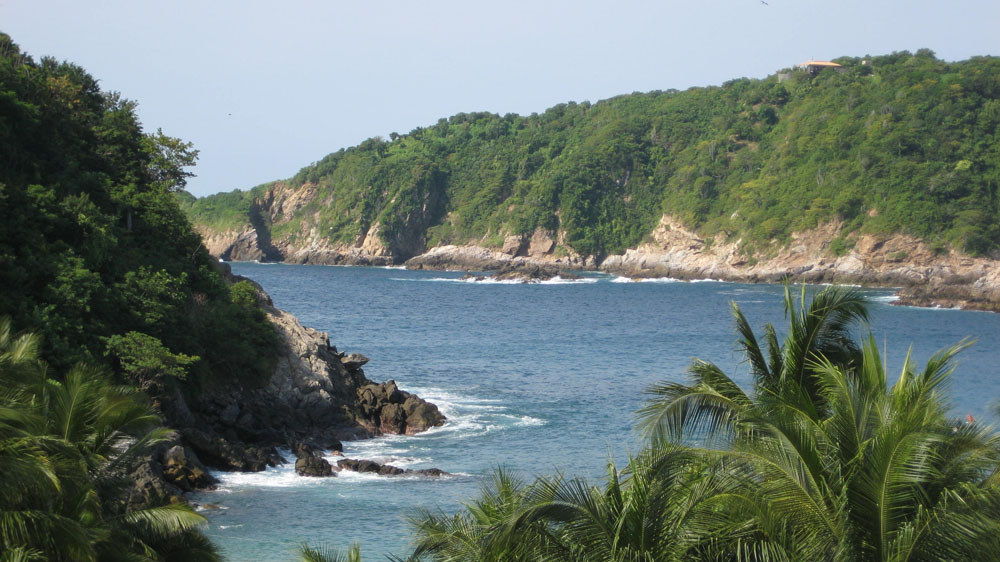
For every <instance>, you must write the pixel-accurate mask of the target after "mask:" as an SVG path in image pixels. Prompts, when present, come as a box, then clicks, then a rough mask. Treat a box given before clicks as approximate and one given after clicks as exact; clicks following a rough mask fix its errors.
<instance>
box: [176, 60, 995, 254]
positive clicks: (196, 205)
mask: <svg viewBox="0 0 1000 562" xmlns="http://www.w3.org/2000/svg"><path fill="white" fill-rule="evenodd" d="M836 62H838V63H840V64H842V65H844V69H843V71H842V72H837V71H834V70H824V71H822V72H819V73H818V74H816V75H815V76H813V75H811V74H809V73H808V72H804V71H785V72H783V73H779V74H776V75H774V76H771V77H768V78H766V79H764V80H751V79H737V80H732V81H730V82H727V83H725V84H723V85H722V86H721V87H708V88H692V89H690V90H687V91H684V92H678V91H667V92H651V93H646V94H638V93H636V94H631V95H624V96H620V97H616V98H612V99H608V100H604V101H601V102H598V103H595V104H590V103H580V104H577V103H568V104H561V105H558V106H555V107H553V108H550V109H549V110H547V111H545V112H544V113H542V114H532V115H530V116H518V115H510V114H509V115H504V116H499V115H494V114H489V113H460V114H458V115H455V116H453V117H451V118H448V119H441V120H440V121H438V123H437V124H436V125H434V126H431V127H425V128H419V129H415V130H414V131H411V132H410V133H409V134H406V135H398V134H395V133H393V134H392V135H390V138H389V139H388V140H386V139H382V138H373V139H369V140H367V141H365V142H363V143H361V144H360V145H358V146H356V147H353V148H349V149H346V150H340V151H338V152H336V153H334V154H330V155H329V156H327V157H325V158H323V159H322V160H320V161H319V162H316V163H314V164H312V165H310V166H307V167H305V168H303V169H302V170H301V171H300V172H299V173H298V174H296V175H295V176H294V177H292V178H290V179H288V180H287V181H286V182H285V183H286V184H287V185H289V186H292V187H298V186H303V185H306V186H308V187H309V189H315V190H316V197H315V198H313V199H312V202H311V203H310V204H308V205H307V206H306V207H304V208H303V209H301V210H300V211H299V212H298V214H297V215H296V219H295V220H296V221H312V220H314V219H313V217H318V218H316V219H315V221H316V223H315V226H316V227H317V229H318V231H319V232H323V233H326V235H327V236H328V237H329V238H330V240H331V241H334V242H345V243H351V242H353V241H354V240H355V239H356V238H357V237H358V235H359V234H362V233H365V232H367V230H368V229H369V228H370V227H372V225H374V224H376V223H380V224H381V225H382V226H383V230H382V231H381V232H382V238H383V240H384V242H386V243H387V244H389V245H390V247H391V248H394V249H398V247H399V246H400V240H401V237H411V238H413V239H416V240H418V242H420V241H426V243H427V244H428V245H437V244H445V243H451V242H454V243H465V242H469V241H479V240H482V239H484V238H486V239H487V240H492V241H493V243H494V244H499V243H501V242H502V239H503V235H506V234H530V233H531V232H532V231H533V230H534V229H535V228H538V227H541V228H546V229H551V230H555V229H560V230H563V231H565V233H566V244H567V245H568V246H569V247H571V248H572V249H573V250H576V251H577V252H579V253H581V254H594V255H601V254H606V253H612V252H620V251H622V250H623V249H624V248H627V247H632V246H635V245H636V244H637V243H639V242H640V241H641V240H642V238H643V237H644V236H646V235H647V234H648V233H649V232H650V231H651V230H652V229H653V227H654V226H655V225H656V222H657V220H658V219H659V217H660V215H661V214H662V213H664V212H665V213H669V214H671V215H674V216H676V217H678V218H680V219H681V220H683V221H684V222H685V223H686V224H687V225H689V226H691V227H693V228H696V229H697V230H699V231H700V232H701V233H702V234H703V235H704V236H706V237H710V236H715V235H717V234H720V233H725V234H734V233H736V234H738V235H739V236H740V237H742V238H743V239H744V242H745V244H744V248H743V249H744V250H746V251H747V252H749V253H753V252H754V251H756V250H766V249H768V248H770V247H772V245H773V244H780V243H783V242H784V241H786V240H787V237H788V235H789V233H791V232H795V231H800V230H805V229H809V228H813V227H816V226H817V225H820V224H823V223H825V222H828V221H831V220H839V221H842V222H843V223H844V225H845V231H846V232H847V233H851V232H856V231H865V232H874V233H888V232H905V233H909V234H913V235H916V236H920V237H924V238H926V239H928V240H930V241H931V242H932V243H934V244H938V245H940V246H942V247H943V246H954V247H957V248H958V249H961V250H964V251H966V252H968V253H971V254H975V255H980V254H985V253H988V252H991V251H993V250H995V249H997V248H998V245H1000V192H998V190H1000V167H998V164H1000V132H998V131H1000V60H998V59H996V58H991V57H978V58H973V59H971V60H967V61H963V62H957V63H947V62H944V61H941V60H938V59H936V58H935V56H934V54H933V53H932V52H930V51H928V50H920V51H918V52H917V53H916V54H911V53H909V52H900V53H893V54H891V55H886V56H881V57H873V58H870V59H866V60H865V61H863V60H862V59H860V58H849V57H844V58H840V59H836ZM779 75H780V76H782V77H783V78H785V79H783V80H781V81H779ZM267 187H268V186H260V187H258V188H255V189H254V190H253V191H252V192H249V193H240V192H233V193H226V194H220V195H215V196H211V197H206V198H202V199H198V200H194V199H192V198H191V197H190V196H188V197H187V198H185V201H186V203H185V208H186V210H187V211H188V213H189V216H190V217H191V218H192V220H193V221H194V222H195V223H196V224H201V225H204V226H206V227H210V228H214V229H221V228H229V227H232V226H234V225H237V224H242V225H244V226H246V225H248V218H247V215H248V211H249V210H250V207H251V205H252V204H253V201H254V199H255V198H256V197H260V196H261V195H262V194H263V192H264V190H265V189H266V188H267ZM293 222H294V221H293ZM299 226H300V225H299V224H298V223H294V224H293V223H292V222H289V223H281V224H275V225H272V227H271V228H272V236H273V238H274V239H279V238H281V237H282V236H285V235H287V236H292V235H293V234H294V232H296V231H297V230H298V227H299ZM845 244H846V241H843V242H841V243H840V244H839V245H838V246H837V247H836V248H833V251H834V252H838V251H839V252H842V251H845V250H846V249H847V248H848V246H845ZM402 253H404V254H405V252H402ZM402 257H406V256H405V255H404V256H402Z"/></svg>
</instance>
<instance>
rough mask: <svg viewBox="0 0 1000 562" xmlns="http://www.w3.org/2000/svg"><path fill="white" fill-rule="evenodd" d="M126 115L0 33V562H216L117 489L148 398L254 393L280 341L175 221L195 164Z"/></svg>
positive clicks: (140, 442) (174, 519)
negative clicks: (233, 390) (224, 389)
mask: <svg viewBox="0 0 1000 562" xmlns="http://www.w3.org/2000/svg"><path fill="white" fill-rule="evenodd" d="M135 107H136V106H135V103H133V102H130V101H127V100H125V99H123V98H121V97H120V96H119V95H118V94H116V93H108V92H102V91H101V90H100V88H99V87H98V84H97V80H95V79H94V78H93V77H91V76H90V75H88V74H87V73H86V72H85V71H84V70H83V69H81V68H79V67H77V66H75V65H72V64H69V63H60V62H57V61H55V60H52V59H48V58H46V59H42V60H41V61H40V62H37V63H36V62H35V61H34V60H32V59H31V58H30V57H29V56H27V55H25V54H23V53H21V52H20V49H19V48H18V47H17V45H15V44H14V43H13V42H12V41H11V39H10V37H8V36H7V35H4V34H2V33H0V217H2V220H0V319H2V320H0V474H2V478H0V560H5V561H6V560H216V559H218V558H219V557H218V555H217V554H216V552H215V549H214V547H213V546H212V545H211V543H210V542H209V541H208V540H207V539H206V538H205V537H204V536H202V535H201V534H200V533H199V532H198V530H197V525H199V524H200V523H201V522H203V518H202V517H201V516H199V515H197V514H195V513H193V512H192V511H191V510H190V509H189V508H188V507H186V506H184V505H176V504H164V503H163V498H149V497H145V495H143V494H142V493H139V492H138V491H137V490H135V489H133V483H132V482H130V481H129V479H128V475H129V473H130V472H129V471H130V470H132V469H133V468H134V467H135V464H136V463H137V462H141V457H142V456H143V455H145V454H148V453H149V449H150V447H151V446H153V445H156V444H159V443H162V442H163V441H164V440H165V438H166V436H167V434H168V433H169V432H168V430H166V429H164V428H163V427H162V423H163V420H161V419H160V418H159V416H158V415H157V414H156V413H155V411H154V410H153V409H152V408H151V406H150V405H149V402H150V400H149V398H150V396H154V397H155V396H158V395H159V393H162V392H167V391H168V390H169V391H171V392H173V391H179V392H181V393H183V394H187V395H188V396H191V395H196V394H197V393H198V392H200V390H201V389H202V388H204V387H205V386H206V385H216V384H219V385H223V384H224V385H235V386H246V385H254V384H258V383H259V382H260V379H261V378H263V377H264V376H265V375H266V374H268V373H269V372H270V371H271V370H272V367H273V365H274V362H275V361H276V356H277V352H278V346H277V343H278V342H277V337H278V336H277V334H276V332H275V330H274V328H273V327H272V326H271V325H270V323H269V322H268V321H267V319H266V317H265V315H264V313H263V311H261V310H260V308H259V307H258V306H257V302H256V298H253V299H251V298H248V295H247V287H246V286H241V285H239V284H236V285H235V286H232V287H231V285H230V284H229V283H228V282H227V281H226V280H225V279H224V277H223V275H222V272H221V270H220V269H219V267H218V264H217V263H215V262H214V260H213V259H212V258H211V257H210V256H209V255H208V253H207V251H206V250H205V249H204V247H203V246H202V245H201V240H200V237H199V236H198V234H197V233H196V232H195V231H194V230H193V228H192V227H191V225H190V223H189V222H188V220H187V218H186V217H185V215H184V214H183V212H182V211H181V210H180V208H179V206H178V205H177V202H176V196H175V194H174V192H176V191H177V190H180V189H182V188H183V187H184V185H185V179H186V178H187V177H188V176H190V173H189V172H187V171H185V167H187V166H190V165H192V164H193V163H194V161H195V159H196V158H197V151H195V150H192V148H191V145H190V144H189V143H185V142H183V141H180V140H177V139H174V138H171V137H167V136H166V135H164V134H163V133H162V132H161V131H157V132H156V133H155V134H145V133H144V132H143V130H142V127H141V125H140V124H139V122H138V120H137V119H136V116H135ZM251 289H252V287H251ZM15 327H16V328H17V329H21V330H26V331H27V333H26V334H25V335H15ZM42 342H44V345H43V343H42Z"/></svg>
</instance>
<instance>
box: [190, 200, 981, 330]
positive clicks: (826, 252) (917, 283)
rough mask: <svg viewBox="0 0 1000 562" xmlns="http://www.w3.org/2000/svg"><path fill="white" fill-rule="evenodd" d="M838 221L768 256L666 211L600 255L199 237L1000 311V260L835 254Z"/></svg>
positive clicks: (457, 265)
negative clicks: (624, 244)
mask: <svg viewBox="0 0 1000 562" xmlns="http://www.w3.org/2000/svg"><path fill="white" fill-rule="evenodd" d="M315 193H316V191H315V189H310V188H309V187H308V186H305V187H303V188H301V189H298V190H292V189H288V188H287V187H284V186H278V187H275V188H274V189H272V190H271V191H269V192H268V194H267V196H266V197H265V198H263V199H262V200H261V201H259V202H258V205H256V206H255V208H258V213H259V214H260V216H264V214H265V213H266V216H267V217H268V218H267V220H269V221H271V223H275V222H287V221H290V220H291V219H292V218H293V217H295V216H297V214H300V212H301V209H303V208H304V207H305V206H306V205H308V204H309V203H310V202H311V201H312V200H313V198H315ZM425 218H426V217H425ZM300 219H301V217H300ZM252 222H253V221H252ZM256 222H257V223H260V224H262V225H263V224H266V223H267V221H264V220H258V221H256ZM300 224H302V225H307V224H309V221H308V220H300ZM415 224H423V223H420V222H419V221H417V222H416V223H415ZM842 227H843V225H842V224H841V223H839V222H831V223H828V224H825V225H822V226H820V227H819V228H816V229H814V230H811V231H807V232H800V233H795V234H793V235H792V237H791V241H790V242H789V243H788V244H786V245H785V246H784V247H782V248H778V249H775V250H774V251H773V252H771V253H769V254H768V255H763V256H756V257H749V256H747V255H745V254H744V253H742V252H741V251H740V242H741V240H740V239H738V238H736V237H727V236H726V235H724V234H723V235H718V236H716V237H715V238H714V239H713V240H711V241H709V240H705V239H703V238H702V237H700V236H699V235H698V234H697V233H695V232H693V231H691V230H689V229H688V228H686V227H685V226H684V225H683V223H682V222H681V221H679V220H678V219H677V218H676V217H672V216H670V215H666V214H665V215H663V216H662V217H661V219H660V221H659V224H658V225H657V226H656V227H655V228H654V229H653V231H652V232H651V233H650V235H649V236H648V237H647V241H646V242H645V243H643V244H640V245H639V246H638V247H636V248H631V249H629V250H626V251H625V253H623V254H620V255H611V256H607V257H605V258H603V259H601V260H598V259H597V258H595V257H594V256H581V255H579V254H576V253H575V252H573V251H572V249H571V248H569V247H568V246H567V245H566V244H565V241H564V239H563V238H564V233H563V232H561V231H557V232H551V231H546V230H543V229H538V230H536V231H535V232H533V233H532V234H531V235H530V236H507V237H506V238H505V239H504V243H503V245H502V246H501V247H500V248H489V247H485V246H484V245H481V244H477V243H475V242H472V243H470V244H466V245H446V246H439V247H434V248H429V249H426V248H424V246H423V243H424V237H423V236H424V234H423V231H421V230H420V229H419V228H415V227H414V228H410V229H409V230H407V229H404V230H403V231H401V233H397V235H396V238H398V239H399V240H396V242H395V243H394V244H395V245H397V246H399V248H405V251H401V250H400V249H399V248H396V249H392V248H389V247H387V246H386V245H385V244H384V243H383V242H382V236H381V225H379V224H375V225H373V226H372V227H371V228H369V229H368V230H367V231H366V232H365V233H364V234H363V235H362V236H360V237H359V238H358V240H356V241H355V243H354V244H353V245H334V244H331V243H329V241H327V240H326V239H324V238H323V237H322V236H319V234H318V233H317V232H316V231H315V227H312V228H309V227H307V226H302V227H301V232H299V233H298V234H297V235H296V236H294V237H292V236H286V237H284V238H282V239H281V240H277V241H275V240H271V239H270V237H269V234H266V229H265V228H263V227H262V228H246V229H244V230H239V231H237V230H233V231H229V232H207V231H203V235H204V236H205V244H206V246H207V247H208V248H209V251H210V252H212V254H213V255H216V256H218V257H220V258H222V259H224V260H259V261H285V262H287V263H323V264H351V265H387V264H393V263H400V262H401V261H402V260H401V256H402V257H405V256H407V255H410V254H413V255H414V257H412V258H410V259H409V260H407V261H406V262H405V263H406V265H407V267H411V268H418V269H458V270H491V269H500V268H510V267H519V266H524V267H527V266H532V267H537V266H552V267H557V268H560V269H599V270H603V271H607V272H609V273H615V274H619V275H624V276H628V277H674V278H679V279H720V280H730V281H747V282H779V281H783V280H785V279H790V280H793V281H799V282H809V283H857V284H864V285H873V286H887V287H899V288H901V291H900V297H901V299H900V301H899V302H900V303H902V304H915V305H920V306H943V307H962V308H978V309H984V310H997V311H1000V261H997V260H996V259H989V258H972V257H969V256H966V255H962V254H959V253H957V252H955V251H953V250H952V251H948V252H946V253H941V252H935V251H934V250H933V249H932V248H931V247H930V246H928V245H927V244H926V243H925V242H923V241H922V240H920V239H917V238H914V237H912V236H907V235H904V234H894V235H889V236H875V235H870V234H865V235H856V234H850V235H848V236H847V239H848V240H850V241H851V242H852V243H853V247H852V248H851V249H850V250H849V251H847V252H846V253H844V254H843V255H840V256H834V255H833V252H832V251H831V249H830V244H831V242H832V241H833V240H834V239H836V238H837V237H838V236H840V235H841V231H842ZM262 232H265V234H264V235H262Z"/></svg>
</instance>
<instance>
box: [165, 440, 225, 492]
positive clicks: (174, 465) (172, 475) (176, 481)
mask: <svg viewBox="0 0 1000 562" xmlns="http://www.w3.org/2000/svg"><path fill="white" fill-rule="evenodd" d="M161 463H162V464H163V477H164V478H165V479H166V480H167V482H170V483H171V484H173V485H175V486H177V487H178V488H180V489H181V490H184V491H185V492H191V491H194V490H202V489H206V488H211V487H212V486H213V485H214V484H216V483H218V480H217V479H216V478H215V477H214V476H212V475H211V474H209V473H208V470H207V469H206V468H205V467H204V466H203V465H202V464H201V461H200V460H198V455H196V454H195V452H194V451H192V450H191V449H188V448H187V447H184V446H182V445H174V446H173V447H170V448H169V449H167V450H166V451H165V452H164V453H163V458H162V460H161Z"/></svg>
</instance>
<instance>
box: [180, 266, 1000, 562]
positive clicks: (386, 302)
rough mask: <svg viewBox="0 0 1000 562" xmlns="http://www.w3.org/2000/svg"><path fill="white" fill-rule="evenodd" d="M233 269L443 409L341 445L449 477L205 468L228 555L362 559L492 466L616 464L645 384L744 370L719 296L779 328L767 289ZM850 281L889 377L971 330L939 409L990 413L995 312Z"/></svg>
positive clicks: (528, 470)
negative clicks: (938, 305) (347, 552)
mask: <svg viewBox="0 0 1000 562" xmlns="http://www.w3.org/2000/svg"><path fill="white" fill-rule="evenodd" d="M232 267H233V272H234V273H237V274H239V275H244V276H246V277H249V278H251V279H254V280H256V281H257V282H259V283H260V284H261V285H263V286H264V288H265V289H266V290H267V291H268V292H269V293H270V295H271V297H272V298H273V300H274V303H275V305H276V306H278V307H281V308H283V309H285V310H287V311H289V312H291V313H293V314H295V315H297V316H298V317H299V319H300V320H301V321H302V323H303V324H305V325H307V326H310V327H313V328H316V329H319V330H322V331H325V332H328V333H329V334H330V338H331V342H332V343H333V344H334V345H336V346H337V348H338V349H339V350H341V351H347V352H349V353H350V352H359V353H363V354H365V355H367V356H368V357H370V358H371V362H370V363H368V364H367V365H366V366H365V372H366V373H367V375H368V377H369V378H371V379H373V380H377V381H384V380H388V379H394V380H395V381H396V382H397V383H398V384H399V386H400V387H401V388H403V389H405V390H409V391H412V392H416V393H418V394H420V395H421V396H423V397H425V398H427V399H429V400H431V401H432V402H435V403H436V404H438V406H439V407H440V408H441V409H442V411H443V412H444V413H445V415H447V416H448V418H449V422H448V424H446V425H445V426H444V427H441V428H436V429H433V430H431V431H429V432H426V433H424V434H421V435H417V436H412V437H400V436H391V437H384V438H378V439H372V440H367V441H356V442H349V443H345V455H346V456H348V457H352V458H368V459H373V460H377V461H379V462H388V463H390V464H393V465H396V466H400V467H405V468H427V467H437V468H440V469H442V470H445V471H448V472H450V473H453V474H455V476H453V477H450V478H443V479H423V478H399V477H378V476H370V475H358V474H352V473H342V474H341V475H340V476H338V477H336V478H327V479H308V478H300V477H298V476H296V475H295V473H294V470H293V468H292V466H291V465H287V466H283V467H279V468H273V469H270V470H268V471H266V472H263V473H255V474H220V475H219V476H220V477H221V479H222V486H221V487H220V489H219V490H218V491H214V492H208V493H203V494H199V495H197V496H195V497H194V498H192V499H193V500H194V501H196V502H199V503H209V504H215V505H218V506H219V507H220V509H212V510H209V511H206V512H205V513H206V514H207V515H208V517H209V519H210V527H209V528H208V529H207V531H206V532H207V533H208V534H209V535H210V536H211V537H212V538H213V539H214V540H215V541H216V542H217V544H219V545H220V546H221V547H222V548H223V549H224V551H225V553H226V554H227V556H228V557H229V558H230V559H231V560H234V561H250V560H253V561H259V560H290V559H293V558H294V556H295V547H296V546H297V545H299V544H301V543H303V542H307V543H310V544H312V545H320V544H331V545H337V546H341V547H346V546H347V545H348V544H349V543H350V542H352V541H359V542H360V543H361V544H362V549H363V552H364V555H365V559H366V560H382V559H384V558H383V554H385V553H394V554H403V553H405V552H406V551H407V547H408V545H409V539H410V536H409V533H410V529H409V527H408V525H407V521H406V517H407V515H408V514H411V513H413V512H414V511H415V510H417V509H421V508H425V509H433V510H437V509H440V510H444V511H446V512H454V511H456V510H457V509H459V507H460V505H461V502H463V501H468V500H471V499H472V498H473V497H474V496H475V495H476V494H477V491H478V488H479V482H480V479H481V478H482V477H483V476H484V475H488V474H489V473H490V472H491V471H492V470H493V469H494V468H495V467H497V466H505V467H508V468H511V469H514V470H516V471H517V472H519V473H520V474H522V475H523V476H524V478H525V479H527V480H530V479H532V478H533V477H534V476H536V475H541V474H553V473H555V472H562V473H565V474H568V475H577V476H584V477H587V478H591V479H593V480H594V481H597V480H598V479H600V478H601V477H602V475H603V474H604V473H605V470H606V467H607V464H608V462H609V460H611V459H613V460H615V461H616V462H618V463H620V464H622V463H623V461H624V459H626V458H627V456H628V454H629V452H630V451H632V452H635V451H638V450H639V449H640V448H641V445H642V439H641V436H640V435H638V434H637V433H636V432H635V431H634V429H633V422H634V412H635V411H636V409H638V408H639V407H640V406H641V405H642V403H643V399H644V397H643V390H644V389H645V388H647V387H648V386H649V385H651V384H653V383H655V382H658V381H661V380H664V379H671V380H680V379H682V378H683V377H684V372H685V369H686V368H687V366H688V365H689V364H690V362H691V360H692V358H695V357H698V358H701V359H705V360H709V361H713V362H715V363H717V364H718V365H719V366H721V367H722V368H723V369H725V370H726V371H727V372H729V373H732V374H735V375H736V377H737V380H739V381H741V382H746V381H747V378H746V371H747V369H746V366H745V365H744V364H743V363H742V357H741V356H740V354H739V353H737V350H736V343H735V341H736V337H735V334H734V329H733V322H732V317H731V314H730V302H731V301H735V302H737V303H738V304H739V305H740V307H741V308H742V309H743V311H744V313H745V314H746V316H747V317H748V318H749V319H750V321H751V323H752V324H753V325H754V326H755V327H758V328H759V327H762V326H763V325H764V323H766V322H772V323H774V324H775V326H776V327H778V328H779V330H780V328H781V327H782V326H783V325H784V321H783V308H782V294H783V288H782V287H780V286H773V285H744V284H735V283H719V282H695V283H682V282H673V281H669V280H657V281H653V282H642V283H636V282H622V281H624V280H622V279H618V278H615V277H613V276H608V275H601V274H591V275H588V276H586V277H585V278H584V279H582V280H579V281H574V282H559V281H554V282H549V283H543V284H530V285H523V284H505V283H489V282H468V281H462V280H460V279H459V278H460V277H461V274H459V273H453V272H425V271H406V270H402V269H390V268H360V267H323V266H292V265H280V264H274V265H271V264H268V265H263V264H253V263H234V264H232ZM810 290H815V288H810ZM865 292H866V294H868V295H869V296H870V297H871V298H872V300H873V306H872V313H873V314H872V318H871V323H870V329H871V331H872V333H873V334H874V336H875V338H876V340H877V341H878V342H879V345H880V347H882V346H884V347H885V349H886V351H887V357H888V359H887V361H888V364H889V368H890V372H897V373H898V370H899V368H900V366H901V365H902V362H903V358H904V357H905V355H906V353H907V350H908V349H909V348H910V347H911V346H912V350H913V358H914V359H915V360H917V361H918V362H919V364H921V365H922V364H923V362H924V361H925V360H926V359H927V358H928V357H929V356H930V355H931V353H933V352H934V351H936V350H937V349H940V348H942V347H946V346H949V345H952V344H954V343H956V342H958V341H959V340H961V339H962V338H965V337H973V338H976V339H977V340H978V343H977V344H976V345H975V346H974V347H973V348H971V349H969V350H967V351H965V352H964V353H963V354H962V355H961V362H960V364H959V368H958V370H957V371H956V373H955V375H954V377H953V384H952V388H951V391H952V392H951V399H952V400H951V402H952V405H953V411H954V413H955V415H956V416H961V417H964V416H965V414H972V415H973V416H975V417H976V418H978V419H986V420H989V421H991V422H995V421H996V420H995V417H994V416H993V414H992V413H991V412H992V410H993V407H994V405H995V403H996V402H997V400H998V399H1000V373H998V372H997V371H998V365H1000V350H998V344H1000V314H990V313H982V312H966V311H957V310H932V309H919V308H910V307H897V306H890V304H889V303H890V302H891V300H892V299H893V297H892V296H891V295H892V292H891V291H889V290H865ZM286 456H287V457H288V458H290V459H292V460H293V461H294V457H293V456H292V455H286Z"/></svg>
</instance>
